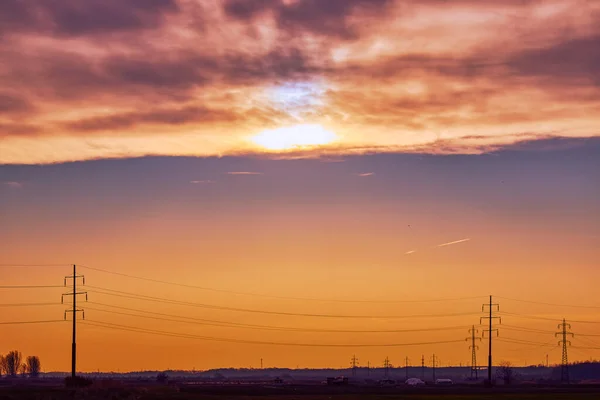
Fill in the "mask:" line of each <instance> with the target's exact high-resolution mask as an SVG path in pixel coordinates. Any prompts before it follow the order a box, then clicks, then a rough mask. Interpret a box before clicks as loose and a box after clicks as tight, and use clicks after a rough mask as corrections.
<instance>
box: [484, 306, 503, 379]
mask: <svg viewBox="0 0 600 400" xmlns="http://www.w3.org/2000/svg"><path fill="white" fill-rule="evenodd" d="M486 307H488V308H489V313H490V315H489V316H487V317H481V318H480V320H479V324H481V322H482V321H483V320H484V319H487V320H489V323H490V327H489V329H484V330H483V332H482V334H483V336H484V337H485V333H486V332H488V337H489V355H488V385H490V386H492V336H493V335H492V334H493V332H496V335H499V331H498V329H493V326H494V320H495V319H497V320H498V321H499V322H500V323H502V319H501V318H500V317H494V308H495V309H496V311H500V304H494V302H493V300H492V296H490V303H489V304H484V305H483V306H482V307H481V311H485V308H486Z"/></svg>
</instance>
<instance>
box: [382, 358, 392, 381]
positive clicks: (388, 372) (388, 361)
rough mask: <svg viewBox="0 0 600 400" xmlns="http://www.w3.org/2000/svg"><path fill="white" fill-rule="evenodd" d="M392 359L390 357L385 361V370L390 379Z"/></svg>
mask: <svg viewBox="0 0 600 400" xmlns="http://www.w3.org/2000/svg"><path fill="white" fill-rule="evenodd" d="M390 365H391V364H390V359H389V357H386V358H385V360H383V368H385V377H386V378H388V377H389V376H390Z"/></svg>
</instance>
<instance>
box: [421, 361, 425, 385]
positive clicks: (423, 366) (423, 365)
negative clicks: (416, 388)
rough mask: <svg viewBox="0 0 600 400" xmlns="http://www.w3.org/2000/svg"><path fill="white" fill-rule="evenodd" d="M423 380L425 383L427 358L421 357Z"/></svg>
mask: <svg viewBox="0 0 600 400" xmlns="http://www.w3.org/2000/svg"><path fill="white" fill-rule="evenodd" d="M421 380H422V381H423V382H425V356H424V355H422V356H421Z"/></svg>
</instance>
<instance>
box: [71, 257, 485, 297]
mask: <svg viewBox="0 0 600 400" xmlns="http://www.w3.org/2000/svg"><path fill="white" fill-rule="evenodd" d="M78 266H79V267H81V268H86V269H89V270H92V271H98V272H103V273H107V274H112V275H117V276H123V277H126V278H132V279H138V280H143V281H147V282H153V283H161V284H164V285H172V286H179V287H186V288H190V289H198V290H206V291H211V292H218V293H227V294H235V295H241V296H253V297H264V298H271V299H280V300H301V301H317V302H333V303H434V302H446V301H460V300H474V299H481V298H485V296H469V297H455V298H446V299H429V300H339V299H337V300H336V299H318V298H311V297H291V296H275V295H266V294H260V293H251V292H239V291H234V290H226V289H216V288H210V287H205V286H197V285H189V284H185V283H178V282H169V281H164V280H160V279H153V278H147V277H143V276H138V275H130V274H124V273H122V272H115V271H110V270H107V269H102V268H97V267H88V266H86V265H78Z"/></svg>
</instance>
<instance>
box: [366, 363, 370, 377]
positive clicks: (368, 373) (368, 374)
mask: <svg viewBox="0 0 600 400" xmlns="http://www.w3.org/2000/svg"><path fill="white" fill-rule="evenodd" d="M367 376H371V361H367Z"/></svg>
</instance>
